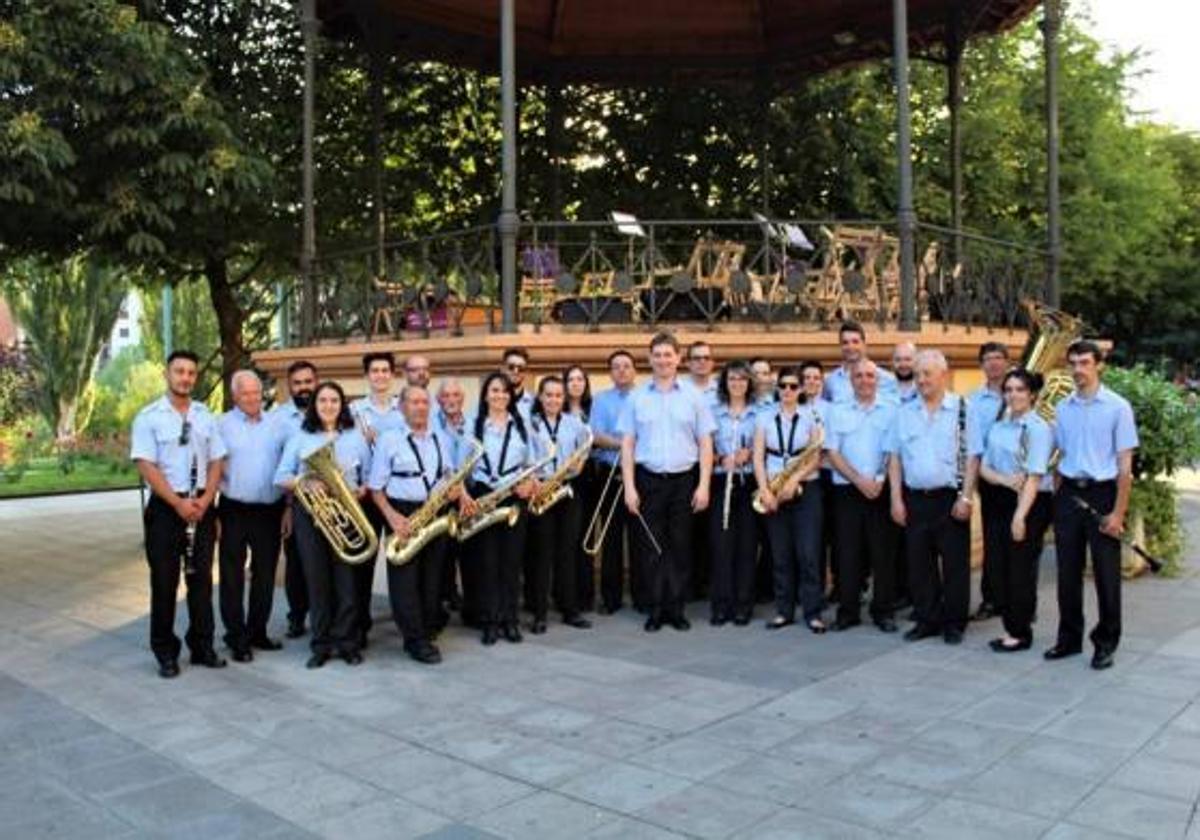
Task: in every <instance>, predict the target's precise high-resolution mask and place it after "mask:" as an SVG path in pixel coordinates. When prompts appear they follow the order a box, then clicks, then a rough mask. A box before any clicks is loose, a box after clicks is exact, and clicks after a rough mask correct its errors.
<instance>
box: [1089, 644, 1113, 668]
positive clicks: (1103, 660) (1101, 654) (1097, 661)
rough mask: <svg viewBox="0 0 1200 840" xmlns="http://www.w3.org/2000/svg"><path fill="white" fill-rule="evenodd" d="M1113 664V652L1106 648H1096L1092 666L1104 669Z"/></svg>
mask: <svg viewBox="0 0 1200 840" xmlns="http://www.w3.org/2000/svg"><path fill="white" fill-rule="evenodd" d="M1112 666H1113V652H1112V651H1111V650H1107V649H1105V648H1096V652H1095V653H1094V654H1092V668H1093V669H1094V670H1097V671H1103V670H1104V669H1106V668H1111V667H1112Z"/></svg>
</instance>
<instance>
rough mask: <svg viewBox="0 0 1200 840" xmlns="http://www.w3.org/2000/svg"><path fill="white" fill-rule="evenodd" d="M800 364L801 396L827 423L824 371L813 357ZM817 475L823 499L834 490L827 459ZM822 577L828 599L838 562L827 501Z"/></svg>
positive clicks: (823, 508) (824, 506)
mask: <svg viewBox="0 0 1200 840" xmlns="http://www.w3.org/2000/svg"><path fill="white" fill-rule="evenodd" d="M799 368H800V391H801V395H800V400H801V402H803V403H804V404H806V405H808V406H811V407H812V408H814V409H816V412H817V416H818V417H820V419H821V422H822V423H824V424H825V425H827V426H828V425H829V414H830V412H831V411H832V410H833V403H831V402H829V401H828V400H826V399H825V397H824V394H825V371H824V370H823V369H822V368H821V365H820V363H819V362H814V361H811V360H809V361H805V362H800V364H799ZM818 479H819V480H820V482H821V499H822V500H826V499H828V498H829V497H830V494H831V493H833V474H832V471H831V469H830V467H829V462H828V461H827V460H824V459H822V461H821V470H820V472H819V473H818ZM820 580H821V587H822V592H823V593H824V597H825V600H826V601H830V600H832V599H833V597H834V593H835V592H836V591H837V565H836V564H835V563H834V557H833V508H832V507H831V506H830V505H828V504H822V505H821V552H820ZM826 587H828V589H826Z"/></svg>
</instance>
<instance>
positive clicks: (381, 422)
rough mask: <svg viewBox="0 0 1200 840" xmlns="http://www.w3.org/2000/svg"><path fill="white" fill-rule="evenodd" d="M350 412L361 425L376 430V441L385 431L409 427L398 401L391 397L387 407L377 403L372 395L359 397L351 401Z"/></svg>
mask: <svg viewBox="0 0 1200 840" xmlns="http://www.w3.org/2000/svg"><path fill="white" fill-rule="evenodd" d="M350 414H351V415H353V417H354V422H356V423H358V424H359V425H361V426H366V427H367V428H368V429H374V430H375V434H376V438H375V440H376V441H378V440H379V438H380V437H382V436H383V435H384V433H385V432H391V431H394V430H400V429H405V428H407V427H408V424H407V423H405V422H404V415H403V414H401V413H400V409H399V408H398V407H397V406H396V401H395V400H394V399H392V398H390V397H389V398H388V404H387V408H384V409H381V408H380V407H379V406H377V405H375V403H373V402H372V401H371V398H370V397H359V398H358V399H356V400H355V401H354V402H352V403H350ZM360 431H361V430H360Z"/></svg>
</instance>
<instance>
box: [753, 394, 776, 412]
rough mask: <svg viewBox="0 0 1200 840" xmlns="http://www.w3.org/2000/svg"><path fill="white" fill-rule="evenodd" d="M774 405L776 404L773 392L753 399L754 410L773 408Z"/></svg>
mask: <svg viewBox="0 0 1200 840" xmlns="http://www.w3.org/2000/svg"><path fill="white" fill-rule="evenodd" d="M775 403H776V399H775V394H774V392H772V393H770V394H763V395H761V396H757V397H755V398H754V407H755V408H756V409H758V410H759V411H763V410H765V409H769V408H773V407H774V406H775Z"/></svg>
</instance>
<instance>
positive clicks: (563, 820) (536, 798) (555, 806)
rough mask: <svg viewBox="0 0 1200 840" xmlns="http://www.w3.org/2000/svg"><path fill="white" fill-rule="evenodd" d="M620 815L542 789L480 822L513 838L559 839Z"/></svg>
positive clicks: (600, 824) (610, 821) (480, 824)
mask: <svg viewBox="0 0 1200 840" xmlns="http://www.w3.org/2000/svg"><path fill="white" fill-rule="evenodd" d="M618 818H619V815H618V814H616V813H615V812H613V811H608V810H605V809H604V808H599V807H597V806H595V805H591V804H588V803H586V802H580V801H579V800H577V799H570V798H568V797H566V796H562V795H561V794H557V793H552V792H549V791H539V792H538V793H534V794H532V795H530V796H528V797H525V798H524V799H518V800H516V801H515V802H510V803H509V804H507V805H503V806H501V807H499V808H497V809H495V810H494V811H491V812H489V813H487V814H484V815H483V816H482V817H479V818H478V819H477V821H476V822H477V823H478V825H479V826H481V827H482V828H484V829H486V830H487V831H489V832H491V833H493V834H496V835H498V836H500V837H506V838H511V840H558V838H560V837H579V836H582V835H585V834H589V833H590V832H592V831H594V830H596V829H599V828H601V827H603V826H605V825H607V824H609V823H612V822H613V821H614V820H616V819H618Z"/></svg>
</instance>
